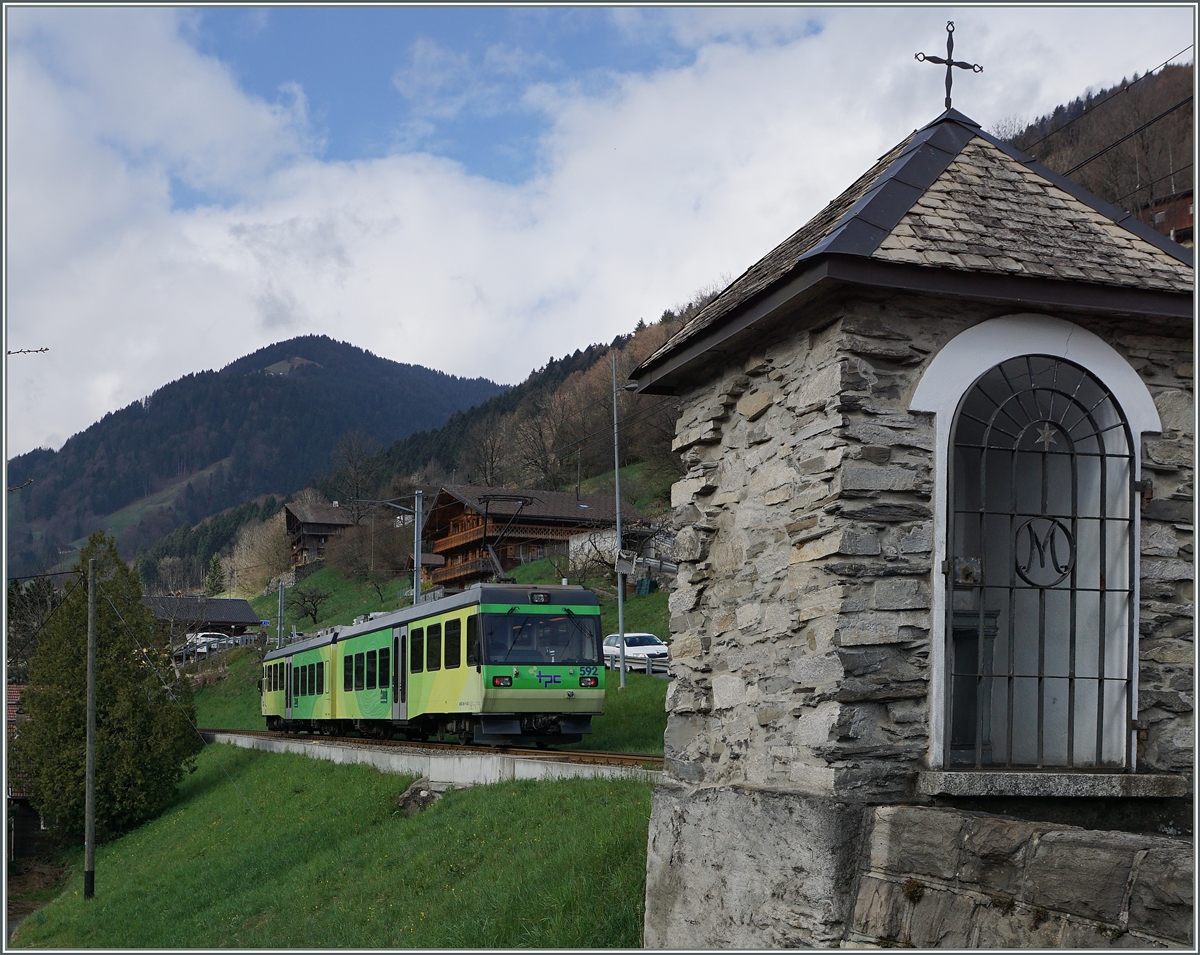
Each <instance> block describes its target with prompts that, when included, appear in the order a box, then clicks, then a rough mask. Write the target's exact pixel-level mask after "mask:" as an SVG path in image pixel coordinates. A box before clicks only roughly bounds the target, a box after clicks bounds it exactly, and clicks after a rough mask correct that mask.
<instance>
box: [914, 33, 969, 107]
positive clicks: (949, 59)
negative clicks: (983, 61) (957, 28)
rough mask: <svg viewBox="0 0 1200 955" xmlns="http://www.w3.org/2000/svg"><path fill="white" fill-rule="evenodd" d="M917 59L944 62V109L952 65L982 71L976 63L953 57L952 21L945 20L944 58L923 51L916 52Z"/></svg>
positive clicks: (922, 61)
mask: <svg viewBox="0 0 1200 955" xmlns="http://www.w3.org/2000/svg"><path fill="white" fill-rule="evenodd" d="M917 60H918V61H919V62H921V63H924V62H925V61H926V60H928V61H929V62H930V63H937V64H939V65H941V64H942V63H944V64H946V109H949V108H950V86H951V85H952V84H953V82H954V70H953V67H956V66H957V67H958V68H959V69H961V70H971V71H972V72H974V73H982V72H983V67H982V66H980V65H979V64H978V63H964V62H963V61H962V60H956V59H954V21H953V20H948V21H947V22H946V58H945V59H944V60H943V59H942V58H941V57H940V56H926V55H925V54H924V53H918V54H917Z"/></svg>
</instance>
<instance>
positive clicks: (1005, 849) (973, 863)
mask: <svg viewBox="0 0 1200 955" xmlns="http://www.w3.org/2000/svg"><path fill="white" fill-rule="evenodd" d="M1034 831H1035V830H1034V829H1033V827H1031V826H1030V825H1029V824H1028V823H1023V822H1017V821H1016V820H1013V819H1002V818H999V817H996V816H976V817H972V818H970V819H968V820H967V823H966V825H965V826H964V827H963V840H962V854H961V856H960V857H959V868H958V872H957V873H956V875H957V878H958V879H959V880H960V881H961V882H963V883H969V884H971V885H973V886H975V887H977V888H978V890H979V891H980V892H984V893H986V894H987V895H996V896H1000V897H1002V898H1016V897H1017V895H1018V894H1019V893H1020V890H1021V876H1022V873H1023V871H1024V867H1025V856H1026V851H1027V848H1028V845H1029V841H1030V839H1032V838H1033V834H1034Z"/></svg>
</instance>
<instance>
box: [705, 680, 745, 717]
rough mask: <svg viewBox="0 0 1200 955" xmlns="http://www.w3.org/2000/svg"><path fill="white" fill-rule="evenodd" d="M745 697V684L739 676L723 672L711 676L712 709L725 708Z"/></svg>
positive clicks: (734, 704) (732, 705)
mask: <svg viewBox="0 0 1200 955" xmlns="http://www.w3.org/2000/svg"><path fill="white" fill-rule="evenodd" d="M745 699H746V684H745V683H744V682H743V681H742V678H741V677H738V676H734V675H733V674H731V673H723V674H721V675H720V676H715V677H713V681H712V701H713V702H712V705H713V709H714V710H727V709H730V708H731V707H734V706H737V705H738V704H739V703H742V702H743V701H744V700H745Z"/></svg>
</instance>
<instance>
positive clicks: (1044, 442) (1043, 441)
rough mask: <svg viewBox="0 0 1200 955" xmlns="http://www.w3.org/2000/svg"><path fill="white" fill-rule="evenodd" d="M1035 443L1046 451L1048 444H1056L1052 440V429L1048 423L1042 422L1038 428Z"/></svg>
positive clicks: (1048, 448) (1048, 447)
mask: <svg viewBox="0 0 1200 955" xmlns="http://www.w3.org/2000/svg"><path fill="white" fill-rule="evenodd" d="M1037 443H1038V444H1040V445H1041V446H1042V448H1043V449H1044V450H1046V451H1049V450H1050V445H1052V444H1058V442H1057V441H1055V440H1054V429H1053V428H1051V427H1050V425H1049V424H1044V425H1042V426H1041V427H1040V428H1039V429H1038V436H1037Z"/></svg>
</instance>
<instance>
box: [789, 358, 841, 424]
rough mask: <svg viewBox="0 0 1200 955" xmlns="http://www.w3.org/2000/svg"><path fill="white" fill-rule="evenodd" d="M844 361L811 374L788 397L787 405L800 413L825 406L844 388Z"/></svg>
mask: <svg viewBox="0 0 1200 955" xmlns="http://www.w3.org/2000/svg"><path fill="white" fill-rule="evenodd" d="M844 368H845V362H844V361H837V362H834V363H832V364H830V365H826V366H825V367H824V368H822V369H820V370H819V371H817V372H815V373H814V374H812V375H810V376H809V377H808V378H807V379H805V380H803V381H801V382H800V386H799V387H798V388H797V389H796V390H795V391H794V392H793V393H792V394H791V395H790V396H789V397H788V399H787V406H788V407H789V408H790V409H792V410H793V411H795V412H797V413H798V414H803V413H804V412H806V411H813V410H815V409H817V408H821V407H824V405H825V403H826V402H827V401H829V399H830V398H832V397H833V396H834V395H836V394H837V393H838V392H839V391H841V388H842V374H843V370H844Z"/></svg>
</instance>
